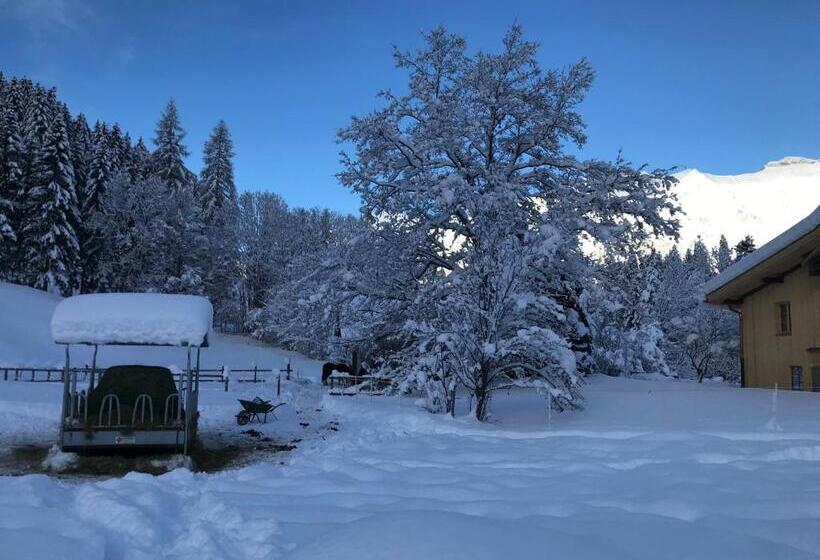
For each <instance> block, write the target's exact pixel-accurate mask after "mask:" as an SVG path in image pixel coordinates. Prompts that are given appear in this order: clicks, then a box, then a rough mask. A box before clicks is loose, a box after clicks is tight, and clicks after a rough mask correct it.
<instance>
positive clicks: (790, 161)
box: [763, 156, 820, 169]
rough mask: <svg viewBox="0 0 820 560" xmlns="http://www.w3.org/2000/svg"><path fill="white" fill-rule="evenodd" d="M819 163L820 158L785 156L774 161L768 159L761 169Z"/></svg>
mask: <svg viewBox="0 0 820 560" xmlns="http://www.w3.org/2000/svg"><path fill="white" fill-rule="evenodd" d="M817 164H820V160H816V159H811V158H806V157H800V156H786V157H784V158H782V159H778V160H775V161H770V162H769V163H767V164H766V165H765V166H764V167H763V169H769V168H777V167H786V166H790V165H817Z"/></svg>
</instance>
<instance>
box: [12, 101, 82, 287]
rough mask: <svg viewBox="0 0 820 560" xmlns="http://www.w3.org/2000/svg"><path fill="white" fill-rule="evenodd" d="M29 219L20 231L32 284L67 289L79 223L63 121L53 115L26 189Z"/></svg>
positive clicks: (73, 281)
mask: <svg viewBox="0 0 820 560" xmlns="http://www.w3.org/2000/svg"><path fill="white" fill-rule="evenodd" d="M28 194H29V196H30V200H29V201H28V202H29V205H30V210H29V216H30V217H31V219H30V220H29V221H28V222H27V223H26V225H25V227H24V229H23V233H24V235H25V236H26V238H27V239H28V240H29V243H28V245H27V247H26V249H27V254H26V258H27V260H28V263H29V266H28V268H29V275H30V281H31V284H32V285H33V286H34V287H36V288H40V289H45V290H49V291H53V292H59V293H61V294H64V295H65V294H70V293H72V292H73V291H74V289H75V288H76V287H77V283H78V274H77V269H78V264H79V263H78V261H79V243H78V240H77V234H76V230H75V226H74V224H76V223H79V210H78V205H77V195H76V192H75V190H74V169H73V166H72V163H71V149H70V146H69V143H68V132H67V130H66V123H65V121H64V119H63V118H62V116H61V115H60V116H58V117H57V118H55V120H54V122H53V123H52V125H51V127H50V129H49V131H48V133H47V135H46V141H45V143H44V145H43V147H42V148H41V149H40V150H39V151H38V153H36V154H35V156H34V162H33V174H32V187H31V188H30V190H29V193H28Z"/></svg>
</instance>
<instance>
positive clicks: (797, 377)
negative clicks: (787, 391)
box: [792, 366, 803, 391]
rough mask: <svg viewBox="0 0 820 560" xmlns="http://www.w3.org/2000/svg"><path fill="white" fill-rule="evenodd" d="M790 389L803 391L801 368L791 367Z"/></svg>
mask: <svg viewBox="0 0 820 560" xmlns="http://www.w3.org/2000/svg"><path fill="white" fill-rule="evenodd" d="M792 389H794V390H795V391H800V390H802V389H803V368H802V367H800V366H792Z"/></svg>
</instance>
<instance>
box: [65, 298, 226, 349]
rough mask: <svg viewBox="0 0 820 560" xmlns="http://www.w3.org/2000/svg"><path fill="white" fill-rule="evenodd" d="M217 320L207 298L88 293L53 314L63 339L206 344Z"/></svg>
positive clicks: (157, 343) (174, 344)
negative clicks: (214, 319) (213, 322)
mask: <svg viewBox="0 0 820 560" xmlns="http://www.w3.org/2000/svg"><path fill="white" fill-rule="evenodd" d="M212 321H213V307H211V302H210V301H208V299H207V298H204V297H199V296H187V295H172V294H89V295H82V296H73V297H69V298H66V299H64V300H62V301H61V302H60V303H59V304H58V305H57V308H56V309H55V310H54V315H53V316H52V318H51V336H52V338H53V339H54V342H56V343H58V344H152V345H164V346H204V345H205V344H207V336H208V332H209V331H210V330H211V324H212Z"/></svg>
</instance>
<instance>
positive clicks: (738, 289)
mask: <svg viewBox="0 0 820 560" xmlns="http://www.w3.org/2000/svg"><path fill="white" fill-rule="evenodd" d="M818 226H820V206H818V207H817V208H815V210H814V212H812V213H811V214H809V215H808V216H806V218H804V219H803V220H801V221H799V222H798V223H796V224H795V225H794V226H792V227H790V228H789V229H787V230H786V231H784V232H783V233H781V234H780V235H778V236H777V237H775V238H774V239H772V240H771V241H769V242H768V243H766V244H765V245H763V246H762V247H760V248H759V249H757V250H756V251H754V252H752V253H750V254H748V255H746V256H745V257H743V258H742V259H740V260H739V261H738V262H736V263H734V264H733V265H731V266H729V267H728V268H726V269H725V270H724V271H723V272H721V273H720V274H718V275H717V276H715V277H714V278H712V279H711V280H709V282H707V283H706V286H705V287H706V301H708V302H710V303H717V304H729V303H737V302H739V301H742V300H743V298H744V297H745V296H747V295H749V294H751V293H753V292H756V291H757V290H759V289H761V288H762V287H764V286H766V285H768V284H770V283H772V282H778V281H782V278H783V276H784V275H785V274H787V273H789V272H791V271H792V270H794V269H796V268H799V267H800V266H801V265H802V263H803V261H804V260H805V259H806V257H808V256H809V255H810V254H812V253H815V254H816V253H817V251H818V249H820V228H818Z"/></svg>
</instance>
